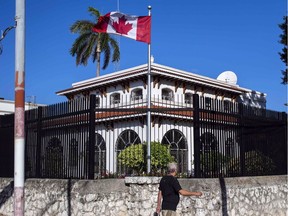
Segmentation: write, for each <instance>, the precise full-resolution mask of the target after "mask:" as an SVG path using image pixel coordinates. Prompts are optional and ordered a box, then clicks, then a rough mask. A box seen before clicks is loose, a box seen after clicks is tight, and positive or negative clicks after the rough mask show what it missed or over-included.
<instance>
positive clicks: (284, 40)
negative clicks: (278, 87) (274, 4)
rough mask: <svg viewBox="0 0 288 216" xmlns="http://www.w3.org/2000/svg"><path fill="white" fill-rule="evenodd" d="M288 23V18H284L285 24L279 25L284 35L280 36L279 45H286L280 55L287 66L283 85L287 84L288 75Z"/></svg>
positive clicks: (283, 71) (283, 72) (284, 71)
mask: <svg viewBox="0 0 288 216" xmlns="http://www.w3.org/2000/svg"><path fill="white" fill-rule="evenodd" d="M287 21H288V17H287V16H284V17H283V23H281V24H280V25H279V27H280V29H281V30H282V31H283V32H282V34H281V35H280V41H279V43H281V44H283V45H284V48H283V49H282V52H280V53H279V55H280V59H281V60H282V61H283V62H284V64H285V70H282V75H283V77H282V82H281V83H282V84H287V82H288V81H287V75H288V69H287V68H288V64H287V27H288V25H287Z"/></svg>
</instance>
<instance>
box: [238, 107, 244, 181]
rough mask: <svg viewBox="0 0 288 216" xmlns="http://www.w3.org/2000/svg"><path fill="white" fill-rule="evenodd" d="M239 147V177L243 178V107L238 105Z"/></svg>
mask: <svg viewBox="0 0 288 216" xmlns="http://www.w3.org/2000/svg"><path fill="white" fill-rule="evenodd" d="M238 111H239V121H238V122H239V131H240V133H239V145H240V175H241V176H244V174H245V139H243V136H244V105H243V104H241V103H239V105H238Z"/></svg>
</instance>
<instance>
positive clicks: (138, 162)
mask: <svg viewBox="0 0 288 216" xmlns="http://www.w3.org/2000/svg"><path fill="white" fill-rule="evenodd" d="M150 153H151V171H152V172H153V173H155V172H157V171H158V170H159V169H160V170H162V169H163V168H165V167H166V166H167V164H168V163H169V162H173V161H174V158H173V157H172V156H171V154H170V149H169V147H167V146H166V145H162V144H161V143H159V142H151V146H150ZM146 158H147V143H143V144H134V145H131V146H129V147H127V148H125V149H124V150H123V151H121V153H120V154H119V155H118V161H119V163H121V164H122V165H124V166H127V167H129V168H131V169H133V170H135V171H136V172H137V173H138V174H140V173H142V172H145V171H147V170H146V167H147V159H146Z"/></svg>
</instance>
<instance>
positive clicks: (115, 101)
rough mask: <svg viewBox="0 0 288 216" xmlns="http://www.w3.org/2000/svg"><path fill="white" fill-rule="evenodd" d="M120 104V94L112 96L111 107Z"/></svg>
mask: <svg viewBox="0 0 288 216" xmlns="http://www.w3.org/2000/svg"><path fill="white" fill-rule="evenodd" d="M119 103H120V93H114V94H112V95H110V105H113V104H119Z"/></svg>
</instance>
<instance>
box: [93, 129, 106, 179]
mask: <svg viewBox="0 0 288 216" xmlns="http://www.w3.org/2000/svg"><path fill="white" fill-rule="evenodd" d="M94 172H95V176H99V177H101V175H102V174H104V173H106V142H105V140H104V139H103V137H102V136H101V135H100V134H98V133H96V134H95V165H94Z"/></svg>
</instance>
